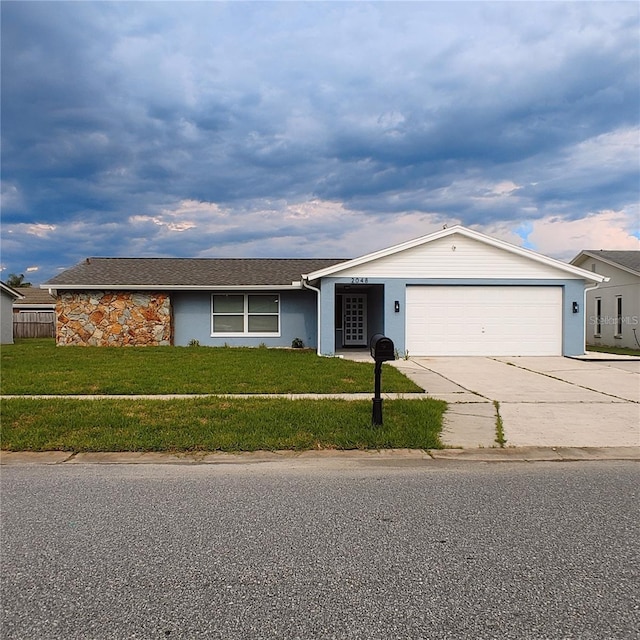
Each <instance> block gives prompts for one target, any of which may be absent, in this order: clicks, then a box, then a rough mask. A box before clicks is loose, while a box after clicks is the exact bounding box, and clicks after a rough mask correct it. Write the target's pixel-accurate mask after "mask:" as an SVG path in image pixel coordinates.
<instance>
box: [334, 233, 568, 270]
mask: <svg viewBox="0 0 640 640" xmlns="http://www.w3.org/2000/svg"><path fill="white" fill-rule="evenodd" d="M349 264H350V263H347V265H346V267H347V268H346V269H344V270H336V272H335V273H334V274H332V275H336V276H339V277H354V276H355V277H364V276H366V277H381V278H482V279H485V278H546V279H548V278H571V277H573V278H575V277H578V276H576V275H575V274H570V273H567V270H565V269H561V268H560V266H555V265H553V264H547V263H545V262H541V261H538V260H534V259H532V258H531V257H529V256H528V255H520V254H518V253H513V252H511V251H506V250H505V249H503V248H500V247H497V246H493V245H491V244H487V243H485V242H482V241H480V240H476V239H474V238H471V237H468V236H466V235H463V234H461V233H453V234H450V235H447V236H445V237H442V238H438V239H435V240H431V241H430V242H426V243H424V244H420V245H417V246H413V247H410V248H408V249H404V250H403V251H400V252H397V253H393V254H390V255H386V256H382V257H379V258H377V259H374V260H372V261H370V262H365V263H362V264H359V265H354V266H349ZM567 266H568V265H567Z"/></svg>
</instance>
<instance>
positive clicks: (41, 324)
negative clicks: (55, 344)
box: [13, 287, 56, 338]
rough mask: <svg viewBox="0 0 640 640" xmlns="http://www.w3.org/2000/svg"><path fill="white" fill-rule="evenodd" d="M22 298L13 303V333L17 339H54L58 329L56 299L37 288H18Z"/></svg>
mask: <svg viewBox="0 0 640 640" xmlns="http://www.w3.org/2000/svg"><path fill="white" fill-rule="evenodd" d="M16 291H18V292H19V293H20V294H21V295H22V298H21V299H20V300H16V301H15V302H14V303H13V332H14V336H15V337H16V338H53V337H54V336H55V327H56V298H55V296H52V295H51V294H50V293H49V292H48V291H45V290H43V289H38V288H37V287H16Z"/></svg>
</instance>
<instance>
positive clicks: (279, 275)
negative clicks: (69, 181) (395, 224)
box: [42, 226, 605, 355]
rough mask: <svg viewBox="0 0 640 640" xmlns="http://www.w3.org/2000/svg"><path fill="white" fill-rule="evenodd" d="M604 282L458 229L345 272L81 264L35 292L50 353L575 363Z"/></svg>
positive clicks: (145, 261)
mask: <svg viewBox="0 0 640 640" xmlns="http://www.w3.org/2000/svg"><path fill="white" fill-rule="evenodd" d="M604 279H605V278H604V277H603V276H601V275H598V274H595V273H591V272H589V271H585V270H583V269H579V268H578V267H575V266H572V265H569V264H566V263H564V262H560V261H558V260H554V259H552V258H547V257H545V256H542V255H540V254H537V253H534V252H533V251H529V250H527V249H523V248H521V247H516V246H514V245H512V244H509V243H507V242H503V241H501V240H497V239H495V238H491V237H489V236H486V235H484V234H481V233H478V232H477V231H472V230H470V229H467V228H465V227H461V226H455V227H451V228H448V229H444V230H442V231H438V232H436V233H433V234H430V235H427V236H423V237H421V238H417V239H415V240H411V241H409V242H405V243H402V244H399V245H396V246H393V247H390V248H388V249H384V250H382V251H376V252H374V253H370V254H368V255H365V256H362V257H360V258H356V259H353V260H337V259H334V260H331V259H326V260H321V259H281V260H279V259H215V258H212V259H207V258H202V259H191V258H89V259H87V260H85V261H84V262H81V263H80V264H78V265H76V266H75V267H72V268H71V269H68V270H67V271H64V272H62V273H61V274H59V275H58V276H56V277H55V278H53V279H51V280H50V281H49V282H47V283H45V284H44V285H42V286H43V288H44V287H46V288H51V289H53V290H55V291H56V293H57V307H56V315H57V342H58V344H85V345H88V344H94V345H142V344H153V345H169V344H175V345H187V344H189V342H190V341H191V340H197V341H198V342H199V343H200V344H202V345H211V346H215V345H225V344H227V345H230V346H236V345H248V346H258V345H261V344H264V345H266V346H271V347H287V346H290V345H291V343H292V341H293V340H294V339H295V338H298V339H301V340H302V341H303V342H304V343H305V345H306V346H309V347H315V348H317V350H318V352H319V353H320V354H324V355H333V354H335V353H336V352H338V351H340V350H341V349H345V348H366V347H367V345H368V341H369V339H370V337H371V335H373V334H375V333H384V334H386V335H387V336H389V337H390V338H391V339H392V340H393V341H394V344H395V347H396V349H397V350H398V352H399V353H400V354H404V353H405V352H407V351H408V353H409V355H561V354H564V355H579V354H583V353H584V305H583V302H584V291H585V287H587V286H591V285H594V284H596V283H600V282H602V281H603V280H604Z"/></svg>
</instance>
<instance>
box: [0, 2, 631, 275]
mask: <svg viewBox="0 0 640 640" xmlns="http://www.w3.org/2000/svg"><path fill="white" fill-rule="evenodd" d="M1 11H2V34H1V35H2V257H1V260H2V267H3V268H4V271H3V273H2V277H3V279H6V277H7V275H8V273H24V274H25V276H26V277H27V279H28V280H30V281H31V282H33V283H35V284H37V283H39V282H42V281H44V280H46V279H47V278H49V277H52V276H54V275H55V274H56V273H57V272H58V270H59V269H60V268H64V267H68V266H71V265H73V264H75V263H76V262H78V261H79V260H81V259H83V258H85V257H87V256H192V257H268V256H276V257H355V256H357V255H361V254H364V253H368V252H369V251H373V250H377V249H380V248H383V247H386V246H390V245H392V244H395V243H397V242H402V241H404V240H408V239H410V238H414V237H418V236H421V235H425V234H427V233H430V232H432V231H435V230H438V229H441V228H442V225H443V224H448V225H449V226H450V225H452V224H455V223H462V224H464V225H467V226H470V227H472V228H474V229H477V230H479V231H482V232H485V233H489V234H491V235H495V236H497V237H500V238H503V239H505V240H508V241H511V242H513V243H515V244H518V245H523V246H526V247H529V248H532V249H534V250H536V251H540V252H542V253H544V254H546V255H550V256H553V257H556V258H560V259H563V260H570V259H571V258H572V257H573V256H574V255H575V254H577V253H578V252H579V251H580V250H581V249H583V248H607V249H638V248H640V245H639V241H638V238H640V223H639V221H640V209H639V204H638V201H639V184H640V182H639V181H640V167H639V164H640V160H639V157H640V156H639V138H640V123H639V113H640V100H639V96H640V89H639V87H640V78H639V74H640V48H639V44H638V29H639V26H640V19H639V18H640V5H638V4H637V3H636V2H621V3H616V2H568V3H561V2H539V3H535V2H524V3H520V2H501V3H491V2H474V3H465V2H443V3H439V2H407V3H403V2H268V1H267V2H197V3H192V2H162V3H156V2H43V3H41V2H11V1H6V0H3V2H2V4H1Z"/></svg>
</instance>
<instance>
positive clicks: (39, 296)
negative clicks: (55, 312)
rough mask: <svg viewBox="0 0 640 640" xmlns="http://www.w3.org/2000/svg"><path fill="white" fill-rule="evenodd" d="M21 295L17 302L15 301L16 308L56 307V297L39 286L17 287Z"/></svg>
mask: <svg viewBox="0 0 640 640" xmlns="http://www.w3.org/2000/svg"><path fill="white" fill-rule="evenodd" d="M16 291H18V292H19V293H20V294H21V296H22V299H20V300H19V301H17V302H14V303H13V307H14V309H31V308H33V307H38V308H40V309H55V306H56V299H55V298H54V297H53V296H52V295H51V294H50V293H49V292H48V291H44V290H43V289H39V288H38V287H18V288H17V289H16Z"/></svg>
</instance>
